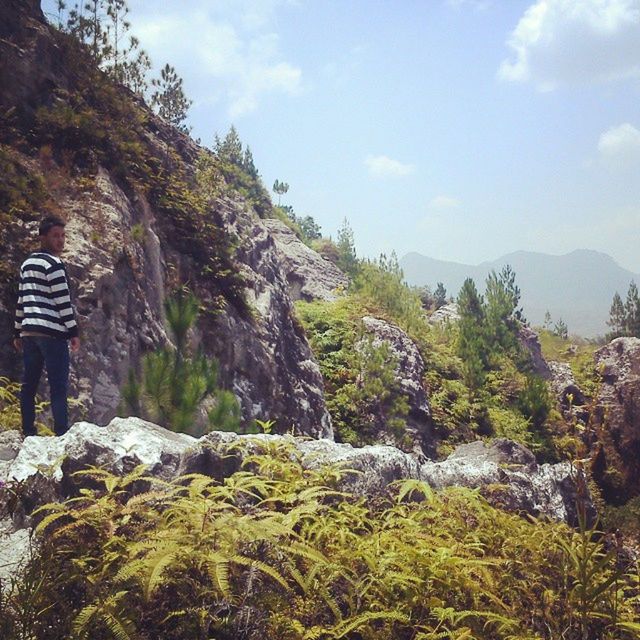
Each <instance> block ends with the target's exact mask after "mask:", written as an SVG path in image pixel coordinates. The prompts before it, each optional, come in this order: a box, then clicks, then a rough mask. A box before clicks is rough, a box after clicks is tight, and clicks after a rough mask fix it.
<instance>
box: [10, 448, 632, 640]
mask: <svg viewBox="0 0 640 640" xmlns="http://www.w3.org/2000/svg"><path fill="white" fill-rule="evenodd" d="M238 446H242V447H243V448H244V447H246V448H245V449H244V450H245V454H244V463H243V467H242V468H241V469H239V470H238V471H237V472H236V473H234V474H233V475H231V476H230V477H228V478H226V479H224V480H221V481H218V480H215V479H213V478H210V477H207V476H203V475H200V474H191V475H188V476H185V477H182V478H178V479H177V480H175V481H174V482H172V483H169V484H167V483H161V482H159V481H157V480H154V479H153V478H146V477H144V476H143V470H142V469H137V470H135V471H134V472H133V473H132V474H130V475H129V476H126V477H124V478H118V477H114V476H112V475H111V474H109V473H107V472H106V471H103V470H100V469H89V470H87V471H84V472H80V473H81V474H83V475H84V476H85V477H86V478H87V479H89V480H91V481H92V483H93V486H95V487H96V488H94V489H83V490H82V491H81V493H80V495H77V496H75V497H72V498H70V499H69V500H67V502H66V503H64V504H52V505H47V506H45V507H43V508H41V509H40V510H39V511H38V512H37V513H36V514H35V516H36V519H37V521H39V524H38V526H37V529H36V536H37V538H38V540H39V541H40V542H41V544H40V545H38V546H36V547H35V548H36V549H37V551H36V555H35V556H34V557H33V558H32V560H31V562H30V563H29V565H28V567H27V569H26V572H25V580H26V583H25V584H24V586H21V585H18V584H14V585H11V589H9V590H8V591H6V592H5V594H4V595H3V596H2V600H0V633H1V634H2V637H3V638H6V639H7V640H18V638H24V637H37V638H38V640H58V639H59V638H62V637H64V638H71V637H74V638H75V637H85V636H86V635H89V634H90V637H91V638H92V639H93V640H107V639H109V640H111V639H112V638H114V637H121V638H130V639H131V640H151V639H152V638H160V637H162V638H163V639H165V640H183V639H184V638H198V639H203V640H207V639H209V638H216V640H232V639H238V638H259V637H262V638H278V639H279V640H311V639H313V638H315V639H322V640H337V639H339V638H341V639H345V640H365V639H366V640H392V639H393V640H416V639H418V638H420V639H422V640H425V639H427V638H431V639H434V638H450V639H458V640H462V638H468V639H472V638H478V639H480V638H482V639H483V640H513V639H515V638H522V639H524V638H527V639H530V640H533V639H537V640H543V639H544V640H556V639H557V638H564V639H565V640H596V639H600V638H610V639H611V640H614V639H615V640H631V638H633V637H634V635H633V633H634V629H635V628H634V624H636V623H635V622H634V620H637V617H636V616H637V611H638V610H637V607H638V602H637V596H634V595H633V588H634V582H633V578H632V577H631V576H624V575H622V574H621V572H619V571H616V568H615V561H616V558H615V557H614V555H612V554H611V553H610V552H608V551H607V550H606V549H605V548H604V546H603V544H602V542H600V541H598V539H597V538H596V537H594V536H593V535H591V533H590V532H589V530H588V529H586V528H581V529H580V531H579V532H578V533H575V532H572V531H571V530H569V529H568V528H567V527H566V526H564V525H561V524H554V523H550V522H544V521H535V520H529V519H525V518H521V517H519V516H517V515H514V514H508V513H505V512H502V511H499V510H497V509H494V508H492V507H491V506H489V505H488V503H487V502H486V501H485V500H484V499H483V498H481V497H480V496H479V495H478V494H477V493H476V492H473V491H469V490H466V489H460V488H457V489H449V490H446V491H443V492H439V493H435V492H433V491H432V490H431V488H430V487H428V486H427V485H426V484H424V483H421V482H418V481H416V480H406V481H399V482H397V483H394V484H393V485H392V486H390V487H389V490H388V492H387V493H386V494H385V495H381V496H379V497H378V498H376V499H364V498H358V497H356V496H354V495H352V494H350V493H349V492H345V491H337V490H336V489H335V486H336V484H335V483H336V481H337V480H338V479H339V478H341V477H343V476H345V475H346V474H349V473H351V472H350V471H349V470H348V469H341V468H338V467H320V468H317V469H315V470H313V469H304V468H303V467H302V465H301V463H300V458H299V453H298V452H297V451H296V450H295V449H294V448H293V447H292V446H290V445H289V444H287V443H286V441H285V442H278V441H256V442H253V443H247V444H246V445H235V447H238ZM249 452H251V453H249ZM220 455H221V456H222V457H229V456H230V457H232V458H233V456H234V447H232V448H230V449H229V450H227V451H226V452H225V451H223V452H220ZM136 487H137V489H136ZM142 487H144V488H142ZM141 488H142V491H143V492H142V493H139V491H140V490H141ZM63 596H64V597H63ZM25 612H26V613H27V614H28V615H25ZM36 614H37V615H36ZM585 620H587V621H588V627H587V628H586V630H585V628H584V626H583V622H584V621H585ZM21 622H23V623H26V624H27V625H29V627H28V630H29V632H30V633H31V635H30V636H24V635H19V634H20V633H21V630H20V628H19V625H20V623H21Z"/></svg>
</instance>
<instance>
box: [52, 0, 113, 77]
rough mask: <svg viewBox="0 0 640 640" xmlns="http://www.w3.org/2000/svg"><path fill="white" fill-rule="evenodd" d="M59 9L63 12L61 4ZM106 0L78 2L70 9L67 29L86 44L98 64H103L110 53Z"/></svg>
mask: <svg viewBox="0 0 640 640" xmlns="http://www.w3.org/2000/svg"><path fill="white" fill-rule="evenodd" d="M58 9H59V11H60V13H61V12H62V7H61V5H60V4H59V5H58ZM105 18H106V14H105V4H104V0H86V3H83V2H76V4H75V5H74V7H73V9H71V11H69V15H68V17H67V22H66V26H65V30H66V31H67V32H68V33H70V34H71V35H73V36H74V37H75V38H77V39H78V40H79V41H80V42H81V43H82V44H84V45H85V47H86V49H87V51H88V52H89V55H90V56H91V58H92V59H93V60H94V62H95V63H96V65H98V66H99V65H101V64H102V63H103V61H104V60H105V58H106V57H108V55H109V51H110V46H109V35H108V32H107V30H106V27H105Z"/></svg>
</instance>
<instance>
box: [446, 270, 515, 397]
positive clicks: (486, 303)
mask: <svg viewBox="0 0 640 640" xmlns="http://www.w3.org/2000/svg"><path fill="white" fill-rule="evenodd" d="M515 277H516V276H515V273H514V272H513V270H512V269H511V267H510V266H509V265H507V266H505V267H504V268H503V269H502V271H501V272H500V273H499V274H497V273H496V272H495V271H491V273H490V274H489V276H488V277H487V280H486V289H485V295H484V297H483V296H481V295H480V294H479V293H478V291H477V289H476V286H475V283H474V282H473V280H472V279H471V278H467V279H466V280H465V282H464V284H463V285H462V289H461V290H460V293H459V294H458V312H459V313H460V321H459V323H458V324H459V338H458V354H459V355H460V357H461V358H462V360H463V362H464V367H465V377H466V382H467V384H468V385H469V387H470V388H472V389H478V388H480V387H481V386H482V384H483V382H484V378H485V376H486V373H487V372H488V371H489V370H491V369H495V368H496V363H497V361H498V360H499V359H500V358H501V357H502V356H504V355H506V356H508V357H510V358H512V359H515V360H516V361H518V362H520V361H522V363H521V366H523V368H524V366H525V365H526V363H525V362H524V359H523V358H522V354H521V349H520V345H519V342H518V329H519V327H520V325H521V323H522V322H523V318H522V311H521V309H519V308H518V304H519V301H520V289H519V288H518V286H517V285H516V283H515Z"/></svg>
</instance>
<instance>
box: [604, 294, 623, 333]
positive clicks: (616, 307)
mask: <svg viewBox="0 0 640 640" xmlns="http://www.w3.org/2000/svg"><path fill="white" fill-rule="evenodd" d="M607 324H608V325H609V326H610V327H611V333H610V334H609V337H610V339H613V338H617V337H619V336H623V335H626V333H627V313H626V310H625V306H624V303H623V302H622V298H621V297H620V294H619V293H618V292H617V291H616V293H615V295H614V296H613V301H612V302H611V309H610V310H609V320H608V321H607Z"/></svg>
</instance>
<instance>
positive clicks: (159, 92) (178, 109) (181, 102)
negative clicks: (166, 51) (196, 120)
mask: <svg viewBox="0 0 640 640" xmlns="http://www.w3.org/2000/svg"><path fill="white" fill-rule="evenodd" d="M151 86H152V87H153V88H154V89H155V90H154V92H153V93H152V94H151V107H152V108H153V109H154V110H155V112H156V113H157V114H158V115H159V116H160V117H161V118H162V119H163V120H166V121H167V122H168V123H169V124H172V125H173V126H174V127H176V128H177V129H179V130H180V131H182V132H183V133H189V131H190V127H187V126H186V125H185V124H184V122H185V120H186V119H187V111H188V110H189V107H190V106H191V104H192V101H191V100H189V99H188V98H187V96H186V95H185V93H184V89H183V86H182V78H181V77H180V76H178V74H177V73H176V70H175V69H174V68H173V67H172V66H171V65H170V64H165V66H164V67H162V69H161V70H160V77H159V78H154V79H153V80H152V81H151Z"/></svg>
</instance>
